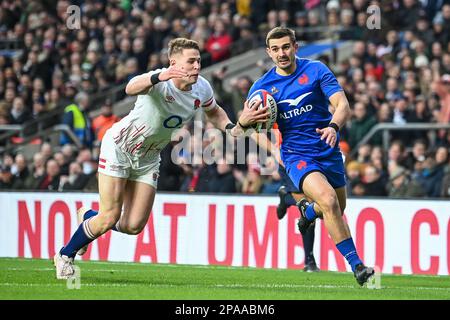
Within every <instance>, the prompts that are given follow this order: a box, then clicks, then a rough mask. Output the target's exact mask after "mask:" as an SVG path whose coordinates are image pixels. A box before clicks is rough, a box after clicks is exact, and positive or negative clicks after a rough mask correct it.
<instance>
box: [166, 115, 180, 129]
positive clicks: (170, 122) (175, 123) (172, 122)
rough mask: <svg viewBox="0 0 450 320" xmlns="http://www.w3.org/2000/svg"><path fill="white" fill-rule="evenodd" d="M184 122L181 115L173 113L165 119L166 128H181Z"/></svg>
mask: <svg viewBox="0 0 450 320" xmlns="http://www.w3.org/2000/svg"><path fill="white" fill-rule="evenodd" d="M182 123H183V119H182V118H181V117H180V116H176V115H172V116H170V117H168V118H167V119H166V120H164V121H163V126H164V128H167V129H175V128H179V127H180V125H181V124H182Z"/></svg>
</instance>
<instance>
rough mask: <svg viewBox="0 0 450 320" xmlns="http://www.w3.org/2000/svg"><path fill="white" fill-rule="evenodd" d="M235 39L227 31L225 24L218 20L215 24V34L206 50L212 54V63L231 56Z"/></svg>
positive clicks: (209, 40)
mask: <svg viewBox="0 0 450 320" xmlns="http://www.w3.org/2000/svg"><path fill="white" fill-rule="evenodd" d="M232 42H233V39H232V38H231V36H230V34H229V33H228V32H227V31H226V29H225V23H224V22H223V21H222V20H220V19H219V20H217V21H216V22H215V23H214V32H213V33H212V34H211V36H210V37H209V38H208V41H207V42H206V45H205V48H206V51H208V52H209V53H210V54H211V60H212V62H219V61H222V60H225V59H227V58H229V57H230V55H231V43H232Z"/></svg>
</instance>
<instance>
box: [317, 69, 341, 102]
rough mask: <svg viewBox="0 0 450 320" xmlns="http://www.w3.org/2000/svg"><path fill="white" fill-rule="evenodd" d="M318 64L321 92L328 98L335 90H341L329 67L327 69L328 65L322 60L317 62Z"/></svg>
mask: <svg viewBox="0 0 450 320" xmlns="http://www.w3.org/2000/svg"><path fill="white" fill-rule="evenodd" d="M319 64H320V70H319V77H320V89H322V92H323V93H324V94H325V95H326V96H327V98H328V99H329V98H330V97H331V96H332V95H333V94H335V93H336V92H338V91H343V90H342V87H341V86H340V85H339V83H338V81H337V79H336V77H335V76H334V74H333V72H331V71H330V69H328V67H327V66H326V65H325V64H323V63H322V62H319Z"/></svg>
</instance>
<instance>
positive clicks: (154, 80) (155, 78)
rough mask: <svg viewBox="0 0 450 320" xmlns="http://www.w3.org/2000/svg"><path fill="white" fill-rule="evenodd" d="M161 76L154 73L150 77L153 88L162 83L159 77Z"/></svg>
mask: <svg viewBox="0 0 450 320" xmlns="http://www.w3.org/2000/svg"><path fill="white" fill-rule="evenodd" d="M160 74H161V72H157V73H154V74H152V75H151V76H150V83H151V85H152V86H154V85H156V84H158V83H159V82H161V80H160V79H159V75H160Z"/></svg>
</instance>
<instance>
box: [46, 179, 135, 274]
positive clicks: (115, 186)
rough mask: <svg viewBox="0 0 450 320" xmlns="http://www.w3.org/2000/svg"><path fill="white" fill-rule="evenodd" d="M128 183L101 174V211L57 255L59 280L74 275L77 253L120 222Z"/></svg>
mask: <svg viewBox="0 0 450 320" xmlns="http://www.w3.org/2000/svg"><path fill="white" fill-rule="evenodd" d="M126 182H127V180H126V179H124V178H117V177H111V176H108V175H105V174H102V173H99V176H98V187H99V195H100V211H99V213H98V214H95V215H93V216H91V217H88V218H87V219H86V220H84V221H83V222H82V223H81V224H80V225H79V227H78V229H77V230H76V231H75V233H74V234H73V235H72V237H71V239H70V240H69V242H68V243H67V244H66V245H65V246H64V247H63V248H62V249H61V250H60V251H59V253H57V254H56V255H55V257H54V262H55V266H56V276H57V278H58V279H67V278H68V277H70V276H71V275H73V273H74V270H73V267H72V264H73V259H74V258H75V255H76V253H77V251H78V250H80V249H81V248H83V247H84V246H86V245H88V244H89V243H91V242H92V241H94V240H95V239H96V238H98V237H99V236H101V235H102V234H104V233H105V232H106V231H108V230H110V229H111V228H112V227H113V226H114V225H115V224H116V222H117V221H118V220H119V218H120V214H121V211H122V203H123V195H124V194H125V184H126Z"/></svg>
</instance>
